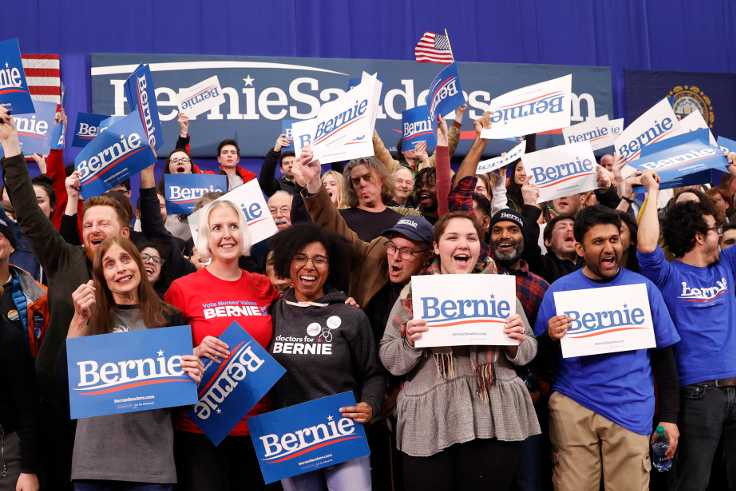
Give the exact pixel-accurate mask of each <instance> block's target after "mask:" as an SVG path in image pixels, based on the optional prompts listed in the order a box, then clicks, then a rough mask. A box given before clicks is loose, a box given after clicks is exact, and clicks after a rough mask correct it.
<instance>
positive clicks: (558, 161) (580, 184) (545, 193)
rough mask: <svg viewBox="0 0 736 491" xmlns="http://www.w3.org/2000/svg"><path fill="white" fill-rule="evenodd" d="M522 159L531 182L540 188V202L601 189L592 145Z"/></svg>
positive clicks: (562, 147)
mask: <svg viewBox="0 0 736 491" xmlns="http://www.w3.org/2000/svg"><path fill="white" fill-rule="evenodd" d="M521 160H522V162H524V170H525V171H526V175H527V176H529V181H530V182H532V183H534V184H536V185H537V187H538V188H539V202H540V203H544V202H545V201H550V200H553V199H555V198H562V197H563V196H571V195H573V194H578V193H583V192H585V191H591V190H593V189H595V188H597V187H598V175H597V171H596V165H597V164H596V163H595V156H594V155H593V150H592V149H591V148H590V142H582V143H571V144H569V145H558V146H556V147H552V148H547V149H544V150H539V151H538V152H532V153H527V154H525V155H524V156H523V157H522V158H521Z"/></svg>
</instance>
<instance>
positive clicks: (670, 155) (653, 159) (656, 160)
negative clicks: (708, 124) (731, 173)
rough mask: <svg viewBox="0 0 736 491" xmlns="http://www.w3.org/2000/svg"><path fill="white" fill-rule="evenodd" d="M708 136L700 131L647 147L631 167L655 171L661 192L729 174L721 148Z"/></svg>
mask: <svg viewBox="0 0 736 491" xmlns="http://www.w3.org/2000/svg"><path fill="white" fill-rule="evenodd" d="M709 133H710V132H709V131H708V130H706V129H699V130H695V131H691V132H689V133H684V134H682V135H677V136H673V137H672V138H668V139H666V140H664V141H662V142H659V143H655V144H652V145H648V146H646V147H644V149H642V152H641V153H642V156H641V158H639V159H637V160H634V161H633V162H630V163H629V165H630V166H631V167H633V168H634V169H636V170H640V171H642V172H643V171H646V170H653V171H655V172H656V173H657V175H658V176H659V179H660V188H662V189H667V188H673V187H679V186H687V185H692V184H700V183H704V182H711V178H712V173H713V172H726V169H727V167H728V161H727V160H726V157H725V156H724V155H723V152H722V151H721V150H720V148H718V147H716V146H713V145H710V144H709V143H708V137H709V136H708V135H709Z"/></svg>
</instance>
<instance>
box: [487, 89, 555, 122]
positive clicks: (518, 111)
mask: <svg viewBox="0 0 736 491" xmlns="http://www.w3.org/2000/svg"><path fill="white" fill-rule="evenodd" d="M564 99H565V95H564V94H559V93H558V94H552V95H550V96H546V97H543V98H540V99H536V100H533V101H525V102H523V103H521V104H517V105H515V106H509V107H502V108H500V109H498V110H496V111H494V112H493V114H492V115H491V122H493V123H506V122H507V121H511V120H514V119H518V118H526V117H527V116H534V115H536V114H544V113H549V114H554V113H558V112H560V111H562V109H563V108H562V101H563V100H564Z"/></svg>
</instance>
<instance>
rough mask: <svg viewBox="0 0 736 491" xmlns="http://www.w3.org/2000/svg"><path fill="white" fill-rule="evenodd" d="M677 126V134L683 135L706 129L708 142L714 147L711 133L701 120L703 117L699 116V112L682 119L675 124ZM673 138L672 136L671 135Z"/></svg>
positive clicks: (713, 138)
mask: <svg viewBox="0 0 736 491" xmlns="http://www.w3.org/2000/svg"><path fill="white" fill-rule="evenodd" d="M677 126H678V134H683V133H689V132H691V131H695V130H700V129H706V130H708V142H709V143H710V144H711V145H716V139H715V137H714V136H713V133H712V132H711V131H710V128H709V127H708V123H706V122H705V120H704V119H703V115H702V114H700V111H698V110H695V111H693V112H691V113H690V114H688V115H687V116H685V117H684V118H682V119H681V120H680V121H678V123H677ZM673 136H674V135H673Z"/></svg>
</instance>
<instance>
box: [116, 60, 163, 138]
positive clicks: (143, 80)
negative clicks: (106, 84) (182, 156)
mask: <svg viewBox="0 0 736 491" xmlns="http://www.w3.org/2000/svg"><path fill="white" fill-rule="evenodd" d="M155 89H156V87H155V86H154V85H153V77H152V76H151V70H150V68H149V67H148V65H138V68H136V69H135V71H133V73H131V74H130V77H128V79H127V80H126V81H125V96H126V97H127V98H128V103H129V104H130V108H131V111H137V112H138V117H139V118H140V121H141V125H142V126H143V129H144V131H145V132H146V138H147V140H148V142H149V143H150V145H151V147H153V148H155V149H156V150H158V149H159V148H160V147H161V145H162V144H163V142H164V138H163V135H162V133H161V121H160V120H159V117H158V105H157V104H156V91H155Z"/></svg>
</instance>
